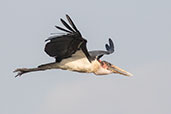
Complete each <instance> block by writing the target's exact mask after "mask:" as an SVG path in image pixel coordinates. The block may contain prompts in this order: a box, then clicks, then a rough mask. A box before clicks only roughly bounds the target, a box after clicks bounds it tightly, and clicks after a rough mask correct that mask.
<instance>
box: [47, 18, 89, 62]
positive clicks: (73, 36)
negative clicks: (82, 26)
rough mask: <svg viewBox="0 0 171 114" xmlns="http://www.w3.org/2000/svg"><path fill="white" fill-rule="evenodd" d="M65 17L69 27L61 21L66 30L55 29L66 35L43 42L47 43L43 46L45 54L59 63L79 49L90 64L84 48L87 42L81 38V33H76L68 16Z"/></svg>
mask: <svg viewBox="0 0 171 114" xmlns="http://www.w3.org/2000/svg"><path fill="white" fill-rule="evenodd" d="M66 17H67V20H68V22H69V24H70V25H71V26H70V25H68V24H67V23H66V22H65V21H64V20H63V19H61V22H62V24H63V25H64V26H65V27H66V29H65V28H62V27H59V26H55V27H56V28H57V29H59V30H62V31H64V32H66V33H67V34H66V35H61V36H53V37H50V38H48V39H47V40H45V41H49V42H48V43H47V44H46V45H45V52H46V53H47V54H48V55H49V56H51V57H55V58H56V61H57V62H60V61H61V60H62V59H65V58H68V57H71V56H72V54H74V53H75V52H76V51H77V50H80V49H81V50H82V51H83V52H84V54H85V55H86V57H87V58H88V60H89V61H90V62H91V56H90V55H89V53H88V51H87V47H86V43H87V40H85V39H84V38H82V36H81V33H80V32H79V31H78V29H77V28H76V26H75V25H74V23H73V21H72V20H71V18H70V17H69V16H68V15H66Z"/></svg>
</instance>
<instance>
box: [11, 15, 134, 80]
mask: <svg viewBox="0 0 171 114" xmlns="http://www.w3.org/2000/svg"><path fill="white" fill-rule="evenodd" d="M66 18H67V21H68V23H69V24H68V23H67V22H66V21H64V20H63V19H60V21H61V22H62V24H63V25H64V26H65V28H62V27H59V26H55V27H56V28H57V29H59V30H61V31H63V32H65V34H62V35H54V36H51V37H49V38H48V39H46V40H45V41H46V42H47V43H46V45H45V48H44V51H45V52H46V53H47V54H48V55H49V56H50V57H53V58H55V61H54V62H51V63H47V64H42V65H39V66H38V67H36V68H18V69H16V70H15V71H14V72H17V75H16V76H15V77H17V76H21V75H23V74H25V73H29V72H34V71H44V70H48V69H62V70H70V71H76V72H81V73H94V74H95V75H107V74H111V73H118V74H121V75H125V76H132V74H131V73H129V72H127V71H125V70H123V69H121V68H119V67H117V66H115V65H112V64H111V63H109V62H107V61H102V60H100V58H101V57H103V55H110V54H112V53H113V52H114V43H113V41H112V39H110V38H109V43H107V44H105V48H106V50H95V51H88V50H87V46H86V45H87V40H86V39H85V38H83V37H82V35H81V33H80V31H79V30H78V29H77V27H76V26H75V24H74V23H73V21H72V20H71V18H70V17H69V16H68V15H66Z"/></svg>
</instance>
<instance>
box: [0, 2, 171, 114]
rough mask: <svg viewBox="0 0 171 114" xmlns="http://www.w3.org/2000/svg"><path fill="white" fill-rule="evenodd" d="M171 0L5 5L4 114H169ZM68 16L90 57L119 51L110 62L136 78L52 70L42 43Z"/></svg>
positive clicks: (0, 96) (0, 82) (0, 23)
mask: <svg viewBox="0 0 171 114" xmlns="http://www.w3.org/2000/svg"><path fill="white" fill-rule="evenodd" d="M170 6H171V2H170V0H141V1H137V0H117V1H116V0H108V1H106V0H105V1H104V0H103V1H99V0H94V1H92V0H84V1H81V0H72V1H67V0H62V1H59V0H47V1H42V0H27V1H24V0H14V1H12V0H6V1H5V0H4V1H0V17H1V18H0V31H1V34H0V39H1V41H0V51H1V59H0V63H1V65H0V67H1V79H0V91H1V93H0V107H1V108H0V114H171V108H170V106H171V91H170V87H171V75H170V68H171V61H170V58H171V51H170V49H171V44H170V43H171V7H170ZM65 14H69V15H70V17H71V18H72V19H73V21H74V22H75V24H76V26H77V28H78V29H79V30H80V32H81V33H82V35H83V36H84V38H86V39H87V40H88V49H89V50H94V49H105V48H104V44H105V43H107V41H108V38H112V39H113V41H114V43H115V50H116V51H115V53H114V54H112V55H110V56H105V57H103V58H102V60H106V61H109V62H110V63H113V64H114V65H116V66H119V67H121V68H123V69H125V70H126V71H128V72H130V73H132V74H134V76H133V77H131V78H129V77H125V76H122V75H117V74H111V75H108V76H95V75H94V74H82V73H76V72H71V71H63V70H51V71H45V72H35V73H30V74H25V75H23V76H22V77H19V78H14V76H15V74H14V73H13V72H12V71H13V70H15V69H16V68H20V67H36V66H38V65H40V64H43V63H48V62H52V61H54V59H53V58H51V57H49V56H48V55H46V53H45V52H44V45H45V42H44V40H45V39H47V38H48V37H49V36H50V33H54V32H56V33H60V31H58V30H57V29H56V28H55V27H54V26H55V25H60V26H62V24H61V23H60V21H59V19H60V18H64V19H65Z"/></svg>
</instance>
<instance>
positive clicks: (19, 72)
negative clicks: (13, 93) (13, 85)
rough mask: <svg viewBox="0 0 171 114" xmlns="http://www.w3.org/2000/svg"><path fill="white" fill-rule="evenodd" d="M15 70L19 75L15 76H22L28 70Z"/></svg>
mask: <svg viewBox="0 0 171 114" xmlns="http://www.w3.org/2000/svg"><path fill="white" fill-rule="evenodd" d="M13 72H16V73H17V75H16V76H15V77H18V76H21V75H22V74H24V73H26V72H28V69H27V68H18V69H16V70H14V71H13Z"/></svg>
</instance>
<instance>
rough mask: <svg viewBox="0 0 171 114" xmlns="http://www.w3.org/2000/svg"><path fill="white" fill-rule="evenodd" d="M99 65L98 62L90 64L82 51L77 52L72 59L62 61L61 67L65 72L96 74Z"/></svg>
mask: <svg viewBox="0 0 171 114" xmlns="http://www.w3.org/2000/svg"><path fill="white" fill-rule="evenodd" d="M98 64H99V63H98V62H97V61H92V62H91V63H90V62H89V61H88V59H87V57H86V56H85V55H84V53H83V52H82V51H77V52H76V53H75V54H74V55H72V57H70V58H67V59H64V60H62V61H61V62H60V65H59V67H60V68H61V69H64V70H72V71H78V72H88V73H90V72H94V70H95V69H96V67H98Z"/></svg>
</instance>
